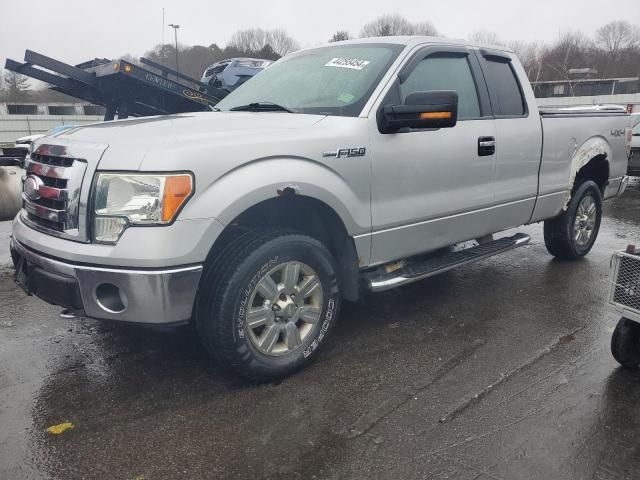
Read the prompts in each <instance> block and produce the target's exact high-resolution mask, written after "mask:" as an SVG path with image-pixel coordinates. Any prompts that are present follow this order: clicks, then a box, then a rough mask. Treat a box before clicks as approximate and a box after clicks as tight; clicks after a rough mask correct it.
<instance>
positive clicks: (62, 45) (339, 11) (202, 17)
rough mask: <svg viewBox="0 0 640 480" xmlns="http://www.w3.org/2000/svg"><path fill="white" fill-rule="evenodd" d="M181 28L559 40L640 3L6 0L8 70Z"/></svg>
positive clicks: (1, 2) (627, 15)
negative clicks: (14, 63)
mask: <svg viewBox="0 0 640 480" xmlns="http://www.w3.org/2000/svg"><path fill="white" fill-rule="evenodd" d="M163 7H164V9H165V24H168V23H177V24H179V25H180V29H179V31H178V41H179V42H180V43H183V44H188V45H195V44H199V45H210V44H212V43H217V44H218V45H220V46H224V45H225V44H226V43H227V41H228V40H229V38H230V37H231V35H232V34H233V32H234V31H236V30H240V29H247V28H255V27H260V28H263V29H273V28H284V29H285V30H286V31H287V32H288V33H289V35H291V36H292V37H294V38H295V39H296V40H297V41H298V42H299V43H300V45H301V46H303V47H310V46H315V45H320V44H322V43H325V42H326V41H327V39H328V38H329V37H330V36H331V35H332V34H333V32H335V31H336V30H338V29H340V30H348V31H349V32H351V34H352V35H357V34H358V33H359V31H360V29H361V27H362V25H363V24H364V23H366V22H368V21H370V20H373V19H374V18H376V17H377V16H379V15H381V14H384V13H399V14H401V15H403V16H405V17H406V18H407V19H409V20H411V21H422V20H428V21H430V22H432V23H433V24H434V25H435V26H436V28H437V29H438V30H439V31H440V32H441V33H442V34H444V35H445V36H448V37H454V38H464V37H466V36H467V35H468V34H470V33H472V32H474V31H477V30H486V31H492V32H495V33H496V34H497V35H498V36H499V37H500V38H503V39H505V40H527V41H529V40H539V41H547V42H551V41H553V40H554V39H555V38H556V37H557V36H558V35H559V34H560V33H561V32H563V31H567V30H581V31H583V32H585V33H587V34H588V35H592V34H593V32H595V30H596V29H597V28H598V27H600V26H601V25H603V24H605V23H607V22H609V21H612V20H628V21H630V22H632V23H636V24H638V25H640V0H616V1H615V2H612V1H604V0H598V1H596V0H531V1H528V2H522V1H519V0H392V1H389V0H366V1H353V0H318V1H308V0H208V1H205V0H200V1H189V0H100V1H97V0H57V1H53V0H49V1H47V0H0V25H1V27H0V67H2V66H4V60H5V59H6V58H12V59H14V60H19V61H20V60H22V58H23V55H24V51H25V49H30V50H35V51H37V52H39V53H43V54H45V55H48V56H51V57H54V58H56V59H59V60H62V61H64V62H66V63H71V64H75V63H79V62H82V61H85V60H88V59H92V58H96V57H100V58H102V57H106V58H115V57H118V56H119V55H122V54H125V53H131V54H133V55H134V56H140V55H142V54H144V52H145V51H147V50H149V49H150V48H151V47H153V46H154V45H156V44H159V43H160V42H161V41H162V36H163V34H164V39H165V41H166V42H169V41H171V42H172V41H173V31H172V30H171V29H170V28H169V27H166V26H164V27H163V23H162V8H163Z"/></svg>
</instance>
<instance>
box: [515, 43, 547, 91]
mask: <svg viewBox="0 0 640 480" xmlns="http://www.w3.org/2000/svg"><path fill="white" fill-rule="evenodd" d="M507 47H509V48H510V49H511V50H513V51H514V53H515V54H516V55H517V56H518V58H519V59H520V62H521V63H522V66H523V67H524V71H525V72H526V73H527V76H528V77H529V80H532V81H535V80H537V77H538V75H539V72H540V66H541V65H540V51H541V48H540V45H539V44H538V43H537V42H524V41H521V40H515V41H511V42H507Z"/></svg>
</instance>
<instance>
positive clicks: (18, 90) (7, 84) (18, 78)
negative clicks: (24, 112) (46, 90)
mask: <svg viewBox="0 0 640 480" xmlns="http://www.w3.org/2000/svg"><path fill="white" fill-rule="evenodd" d="M29 88H30V85H29V79H28V78H27V77H26V76H24V75H21V74H19V73H16V72H10V71H5V72H4V89H3V92H2V96H3V97H4V99H5V101H8V102H15V101H22V100H26V98H27V97H28V96H29Z"/></svg>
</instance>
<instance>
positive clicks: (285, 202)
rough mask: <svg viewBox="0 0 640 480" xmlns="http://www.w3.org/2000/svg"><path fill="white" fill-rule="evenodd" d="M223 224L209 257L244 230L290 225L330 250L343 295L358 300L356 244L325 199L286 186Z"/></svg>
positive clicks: (358, 261) (358, 260) (288, 226)
mask: <svg viewBox="0 0 640 480" xmlns="http://www.w3.org/2000/svg"><path fill="white" fill-rule="evenodd" d="M225 224H226V226H225V228H224V230H223V231H222V233H221V234H220V236H218V238H217V239H216V240H215V242H214V244H213V245H212V247H211V250H210V252H209V255H208V258H211V257H215V256H216V255H217V254H218V253H219V252H221V251H222V249H224V248H225V246H226V245H228V244H229V242H231V241H233V240H234V239H235V238H236V237H237V236H238V235H239V234H241V233H242V232H243V231H246V230H247V229H251V228H260V227H281V228H290V229H292V230H296V231H300V232H302V233H304V234H306V235H309V236H310V237H312V238H315V239H317V240H318V241H320V242H322V243H323V244H324V245H325V246H326V247H327V248H328V249H329V251H330V252H331V253H332V255H333V256H334V258H335V262H336V269H337V272H338V275H339V282H340V285H341V293H342V296H343V298H345V299H346V300H351V301H355V300H357V299H358V297H359V290H360V289H359V265H360V258H359V256H358V251H357V249H356V244H355V241H354V238H353V236H352V235H351V234H350V232H349V230H348V228H347V226H346V225H345V222H344V221H343V219H342V217H341V216H340V215H339V214H338V213H337V212H336V210H335V209H333V208H332V207H331V206H330V205H329V204H327V203H326V202H324V201H322V200H320V199H318V198H315V197H311V196H306V195H301V194H299V193H297V192H296V190H295V189H294V187H292V186H287V187H284V188H283V189H282V190H279V191H278V194H277V195H276V196H271V197H269V198H266V199H263V200H261V201H259V202H257V203H254V204H252V205H251V206H248V207H246V208H244V209H243V210H242V211H240V212H239V213H238V214H236V216H235V217H234V218H232V219H231V220H229V221H228V222H225Z"/></svg>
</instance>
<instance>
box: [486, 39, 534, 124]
mask: <svg viewBox="0 0 640 480" xmlns="http://www.w3.org/2000/svg"><path fill="white" fill-rule="evenodd" d="M481 66H482V71H483V73H484V76H485V79H486V82H487V87H488V88H489V97H490V99H491V107H492V109H493V114H494V116H496V117H525V116H527V114H528V112H527V104H526V102H525V100H524V95H523V93H522V87H521V86H520V82H519V80H518V77H517V75H516V72H515V70H514V69H513V65H512V64H511V59H510V58H509V57H507V56H501V55H493V54H492V53H487V52H481Z"/></svg>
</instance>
